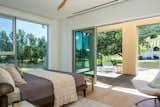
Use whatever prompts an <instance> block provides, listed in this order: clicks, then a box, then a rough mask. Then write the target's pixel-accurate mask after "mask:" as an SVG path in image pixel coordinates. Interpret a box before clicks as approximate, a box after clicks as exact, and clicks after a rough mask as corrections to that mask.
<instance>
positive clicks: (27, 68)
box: [19, 64, 45, 72]
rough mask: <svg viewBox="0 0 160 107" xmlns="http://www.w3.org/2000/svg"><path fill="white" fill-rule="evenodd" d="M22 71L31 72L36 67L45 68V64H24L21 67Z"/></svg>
mask: <svg viewBox="0 0 160 107" xmlns="http://www.w3.org/2000/svg"><path fill="white" fill-rule="evenodd" d="M19 69H20V70H21V71H22V72H31V71H33V70H35V69H41V70H44V69H45V66H44V65H43V64H23V65H21V66H20V68H19Z"/></svg>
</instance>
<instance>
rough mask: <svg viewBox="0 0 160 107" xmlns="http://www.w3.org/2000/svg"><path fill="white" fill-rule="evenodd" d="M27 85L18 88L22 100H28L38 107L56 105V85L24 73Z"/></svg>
mask: <svg viewBox="0 0 160 107" xmlns="http://www.w3.org/2000/svg"><path fill="white" fill-rule="evenodd" d="M23 78H24V79H25V81H27V84H24V85H19V86H17V87H18V88H19V89H20V93H21V100H27V101H29V102H31V103H32V104H34V105H36V106H38V107H52V106H53V104H54V93H53V90H54V85H53V84H52V82H51V81H49V80H48V79H44V78H41V77H38V76H34V75H31V74H28V73H23Z"/></svg>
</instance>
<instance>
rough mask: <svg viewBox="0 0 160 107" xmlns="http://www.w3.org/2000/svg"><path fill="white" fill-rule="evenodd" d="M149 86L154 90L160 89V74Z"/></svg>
mask: <svg viewBox="0 0 160 107" xmlns="http://www.w3.org/2000/svg"><path fill="white" fill-rule="evenodd" d="M149 86H150V87H152V88H158V89H160V72H159V73H158V74H157V76H156V77H155V78H154V79H153V80H152V81H151V82H150V83H149Z"/></svg>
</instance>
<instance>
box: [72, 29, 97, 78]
mask: <svg viewBox="0 0 160 107" xmlns="http://www.w3.org/2000/svg"><path fill="white" fill-rule="evenodd" d="M90 29H93V30H94V35H93V36H94V37H93V39H94V43H93V44H94V46H93V47H94V48H93V51H94V54H93V57H94V59H93V60H94V67H93V71H94V77H95V78H96V74H97V64H96V59H97V58H96V52H97V46H96V45H97V44H96V36H97V31H96V30H97V28H96V27H88V28H82V29H76V30H72V72H76V68H75V64H76V62H75V46H76V45H75V43H76V41H75V36H76V35H75V33H76V32H77V31H83V30H90Z"/></svg>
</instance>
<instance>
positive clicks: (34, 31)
mask: <svg viewBox="0 0 160 107" xmlns="http://www.w3.org/2000/svg"><path fill="white" fill-rule="evenodd" d="M16 26H17V30H16V39H17V59H18V65H19V66H20V67H22V68H24V69H25V70H27V69H28V68H45V67H46V62H47V60H46V56H47V34H48V26H47V25H43V24H38V23H34V22H29V21H24V20H17V21H16Z"/></svg>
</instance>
